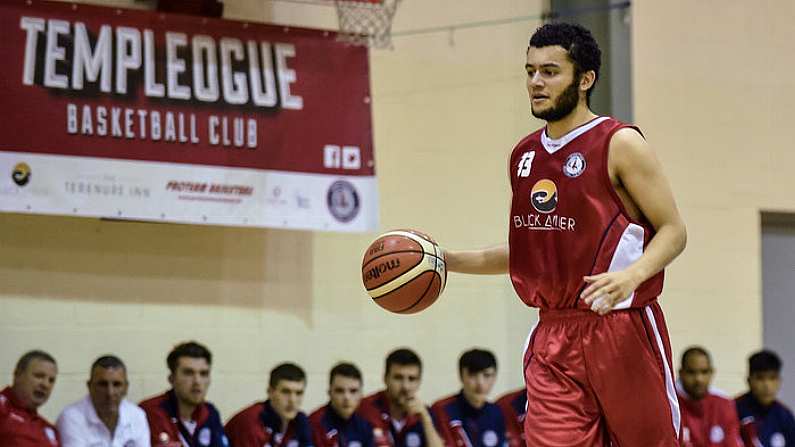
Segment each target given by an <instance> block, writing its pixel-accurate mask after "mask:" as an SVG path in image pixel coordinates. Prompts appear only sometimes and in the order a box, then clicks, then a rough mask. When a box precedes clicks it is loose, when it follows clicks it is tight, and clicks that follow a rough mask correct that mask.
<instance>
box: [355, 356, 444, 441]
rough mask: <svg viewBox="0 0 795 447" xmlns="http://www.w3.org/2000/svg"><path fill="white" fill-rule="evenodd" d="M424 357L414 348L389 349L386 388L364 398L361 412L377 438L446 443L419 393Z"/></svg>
mask: <svg viewBox="0 0 795 447" xmlns="http://www.w3.org/2000/svg"><path fill="white" fill-rule="evenodd" d="M421 381H422V361H421V360H420V357H419V356H418V355H417V353H416V352H414V351H412V350H411V349H406V348H400V349H396V350H394V351H392V352H390V353H389V355H388V356H387V357H386V365H385V366H384V385H386V387H385V388H384V390H382V391H379V392H376V393H374V394H371V395H369V396H367V397H365V398H364V399H363V400H362V404H361V406H360V407H359V410H358V412H359V414H361V415H362V416H363V417H364V418H365V419H366V420H367V421H368V422H369V423H370V424H372V426H373V427H374V433H375V435H376V436H375V438H376V439H375V442H376V444H378V445H387V446H390V447H443V443H442V438H441V437H440V436H439V433H438V432H437V431H436V427H434V424H433V418H432V417H431V412H430V409H429V408H428V407H426V406H425V404H424V403H423V402H422V401H421V400H420V398H419V397H418V396H417V393H418V391H419V388H420V382H421Z"/></svg>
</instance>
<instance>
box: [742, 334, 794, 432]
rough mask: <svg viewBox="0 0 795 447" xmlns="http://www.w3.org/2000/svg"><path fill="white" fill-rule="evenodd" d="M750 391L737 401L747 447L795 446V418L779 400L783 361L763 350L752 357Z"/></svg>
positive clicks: (749, 367)
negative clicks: (777, 396) (777, 397)
mask: <svg viewBox="0 0 795 447" xmlns="http://www.w3.org/2000/svg"><path fill="white" fill-rule="evenodd" d="M748 388H749V391H748V392H747V393H745V394H743V395H742V396H740V397H738V398H737V400H736V405H737V413H738V414H739V417H740V422H741V423H742V427H741V429H740V430H741V431H740V433H741V435H742V437H743V441H745V447H786V446H792V445H795V416H793V415H792V411H790V409H789V408H787V407H786V406H785V405H784V404H782V403H781V402H779V401H778V400H777V399H776V395H777V394H778V391H779V389H780V388H781V359H780V358H779V357H778V355H777V354H776V353H775V352H773V351H768V350H763V351H759V352H756V353H754V354H753V355H751V357H749V358H748Z"/></svg>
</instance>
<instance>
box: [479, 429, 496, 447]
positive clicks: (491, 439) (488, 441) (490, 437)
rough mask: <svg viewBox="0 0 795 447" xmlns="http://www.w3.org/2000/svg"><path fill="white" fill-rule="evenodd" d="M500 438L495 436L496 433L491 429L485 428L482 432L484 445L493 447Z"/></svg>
mask: <svg viewBox="0 0 795 447" xmlns="http://www.w3.org/2000/svg"><path fill="white" fill-rule="evenodd" d="M499 440H500V438H498V437H497V433H494V431H493V430H486V432H485V433H483V445H485V446H486V447H494V446H496V445H497V442H499Z"/></svg>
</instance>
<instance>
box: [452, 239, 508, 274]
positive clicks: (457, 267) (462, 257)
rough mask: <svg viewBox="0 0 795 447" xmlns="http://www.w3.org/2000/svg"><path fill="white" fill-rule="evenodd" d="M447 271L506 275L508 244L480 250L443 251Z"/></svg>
mask: <svg viewBox="0 0 795 447" xmlns="http://www.w3.org/2000/svg"><path fill="white" fill-rule="evenodd" d="M445 260H446V261H447V270H448V271H450V272H458V273H471V274H480V275H497V274H502V273H508V244H502V245H496V246H494V247H489V248H484V249H481V250H457V251H453V250H448V251H445Z"/></svg>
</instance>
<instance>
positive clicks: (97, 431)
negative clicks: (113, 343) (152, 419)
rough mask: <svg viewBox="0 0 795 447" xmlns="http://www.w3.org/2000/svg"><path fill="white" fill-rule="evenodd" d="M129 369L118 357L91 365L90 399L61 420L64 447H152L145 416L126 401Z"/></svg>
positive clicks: (71, 407)
mask: <svg viewBox="0 0 795 447" xmlns="http://www.w3.org/2000/svg"><path fill="white" fill-rule="evenodd" d="M128 386H129V383H128V382H127V368H126V367H125V366H124V363H123V362H122V361H121V360H120V359H119V358H118V357H115V356H112V355H107V356H103V357H100V358H98V359H97V360H96V361H95V362H94V364H93V365H91V378H90V379H89V380H88V396H86V397H85V398H83V399H82V400H79V401H77V402H75V403H73V404H71V405H69V406H68V407H66V408H64V410H63V412H61V415H60V416H59V417H58V431H59V432H60V434H61V445H62V446H63V447H150V443H149V424H148V422H147V421H146V414H145V413H144V411H143V410H141V409H140V408H139V407H138V406H137V405H135V404H133V403H131V402H129V401H128V400H127V399H125V398H124V397H125V396H126V395H127V388H128Z"/></svg>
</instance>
